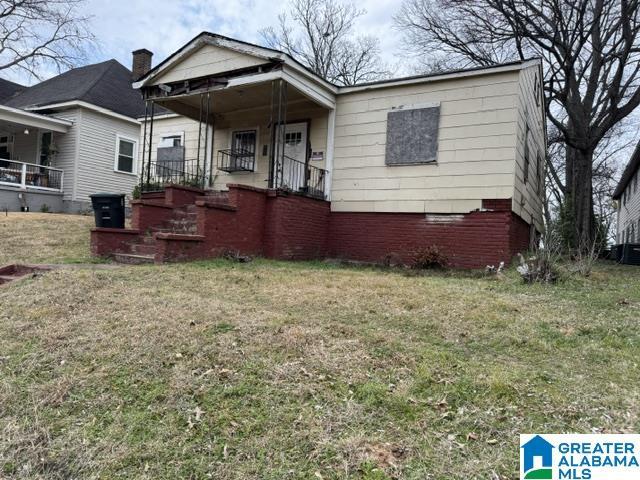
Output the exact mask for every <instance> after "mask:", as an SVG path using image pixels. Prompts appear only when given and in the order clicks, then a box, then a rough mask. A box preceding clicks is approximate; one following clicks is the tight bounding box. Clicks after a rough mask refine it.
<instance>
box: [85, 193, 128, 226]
mask: <svg viewBox="0 0 640 480" xmlns="http://www.w3.org/2000/svg"><path fill="white" fill-rule="evenodd" d="M90 197H91V203H92V205H93V213H94V214H95V217H96V227H99V228H124V194H121V193H96V194H94V195H90Z"/></svg>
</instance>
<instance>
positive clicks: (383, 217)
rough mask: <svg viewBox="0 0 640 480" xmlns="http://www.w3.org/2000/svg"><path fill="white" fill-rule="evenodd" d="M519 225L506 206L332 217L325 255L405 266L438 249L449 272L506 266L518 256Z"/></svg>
mask: <svg viewBox="0 0 640 480" xmlns="http://www.w3.org/2000/svg"><path fill="white" fill-rule="evenodd" d="M517 220H519V218H518V217H517V216H516V215H514V214H513V213H511V211H510V207H509V211H480V212H471V213H468V214H464V215H424V214H419V213H353V212H349V213H341V212H334V213H332V214H331V227H330V230H329V255H330V256H332V257H336V258H344V259H350V260H359V261H364V262H384V261H385V259H386V258H393V259H398V260H400V261H402V262H403V263H407V264H409V263H410V262H411V260H412V257H413V255H414V253H415V252H416V251H417V250H419V249H421V248H425V247H429V246H431V245H436V246H437V247H438V248H439V249H440V251H441V252H442V253H444V254H445V255H446V256H447V257H448V259H449V262H450V265H451V266H452V267H462V268H483V267H485V266H486V265H497V264H499V263H500V262H501V261H504V262H509V261H510V260H511V257H512V256H513V255H514V254H515V253H516V252H515V251H514V248H515V246H516V245H520V244H521V241H522V238H521V237H522V228H521V226H518V227H517V228H514V227H512V224H513V222H517ZM523 223H524V222H523ZM525 225H526V224H525ZM516 239H517V241H516Z"/></svg>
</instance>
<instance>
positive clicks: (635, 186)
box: [633, 172, 638, 193]
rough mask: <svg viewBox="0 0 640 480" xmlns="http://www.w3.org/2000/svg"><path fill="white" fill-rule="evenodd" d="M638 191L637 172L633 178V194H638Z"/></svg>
mask: <svg viewBox="0 0 640 480" xmlns="http://www.w3.org/2000/svg"><path fill="white" fill-rule="evenodd" d="M637 191H638V173H637V172H636V174H635V175H634V177H633V193H636V192H637Z"/></svg>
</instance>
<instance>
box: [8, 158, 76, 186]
mask: <svg viewBox="0 0 640 480" xmlns="http://www.w3.org/2000/svg"><path fill="white" fill-rule="evenodd" d="M63 173H64V172H63V171H62V170H60V169H59V168H53V167H47V166H44V165H36V164H34V163H24V162H15V161H13V160H6V159H2V158H0V185H10V186H13V187H20V188H23V189H27V188H33V189H40V190H53V191H56V192H62V178H63Z"/></svg>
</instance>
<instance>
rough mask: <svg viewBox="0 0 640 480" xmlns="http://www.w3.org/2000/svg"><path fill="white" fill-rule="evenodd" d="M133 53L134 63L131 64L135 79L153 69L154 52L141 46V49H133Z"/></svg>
mask: <svg viewBox="0 0 640 480" xmlns="http://www.w3.org/2000/svg"><path fill="white" fill-rule="evenodd" d="M132 54H133V64H132V65H131V74H132V77H133V80H134V81H135V80H138V79H139V78H140V77H142V76H143V75H145V74H146V73H147V72H148V71H149V70H151V57H153V52H150V51H149V50H147V49H146V48H141V49H140V50H135V51H133V52H132Z"/></svg>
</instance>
